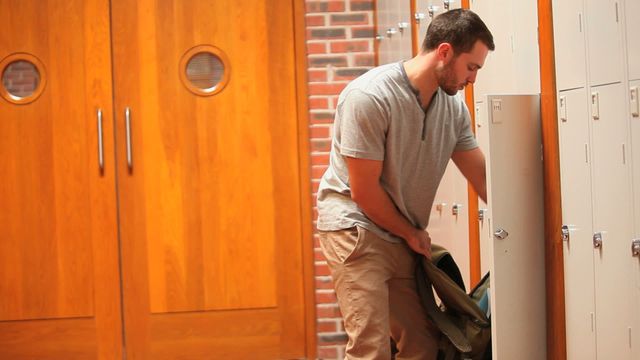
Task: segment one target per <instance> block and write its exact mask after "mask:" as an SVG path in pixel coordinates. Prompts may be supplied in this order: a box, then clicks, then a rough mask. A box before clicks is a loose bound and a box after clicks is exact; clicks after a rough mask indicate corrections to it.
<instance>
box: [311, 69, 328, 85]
mask: <svg viewBox="0 0 640 360" xmlns="http://www.w3.org/2000/svg"><path fill="white" fill-rule="evenodd" d="M307 75H308V77H309V78H308V79H307V80H308V81H309V82H325V81H327V70H309V71H308V72H307Z"/></svg>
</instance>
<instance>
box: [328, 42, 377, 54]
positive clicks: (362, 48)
mask: <svg viewBox="0 0 640 360" xmlns="http://www.w3.org/2000/svg"><path fill="white" fill-rule="evenodd" d="M368 51H369V41H368V40H352V41H333V42H331V52H332V53H334V54H336V53H352V52H368Z"/></svg>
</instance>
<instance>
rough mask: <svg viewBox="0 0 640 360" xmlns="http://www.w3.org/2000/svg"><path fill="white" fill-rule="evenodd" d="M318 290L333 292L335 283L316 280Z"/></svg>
mask: <svg viewBox="0 0 640 360" xmlns="http://www.w3.org/2000/svg"><path fill="white" fill-rule="evenodd" d="M316 290H333V282H332V281H322V280H318V279H316Z"/></svg>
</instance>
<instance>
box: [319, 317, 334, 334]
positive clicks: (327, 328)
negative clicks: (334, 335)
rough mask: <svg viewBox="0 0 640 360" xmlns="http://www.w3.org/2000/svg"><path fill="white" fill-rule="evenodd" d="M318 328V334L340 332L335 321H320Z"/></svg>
mask: <svg viewBox="0 0 640 360" xmlns="http://www.w3.org/2000/svg"><path fill="white" fill-rule="evenodd" d="M316 328H317V330H318V332H337V331H338V324H337V322H336V321H335V320H329V321H322V320H320V321H318V323H317V325H316Z"/></svg>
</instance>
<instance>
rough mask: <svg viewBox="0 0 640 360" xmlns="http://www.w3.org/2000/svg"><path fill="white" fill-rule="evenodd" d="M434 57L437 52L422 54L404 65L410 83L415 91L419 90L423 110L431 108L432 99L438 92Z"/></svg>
mask: <svg viewBox="0 0 640 360" xmlns="http://www.w3.org/2000/svg"><path fill="white" fill-rule="evenodd" d="M434 55H435V52H430V53H420V54H418V55H416V56H415V57H414V58H412V59H410V60H407V61H405V62H404V64H403V66H404V70H405V72H406V73H407V77H408V78H409V83H410V84H411V86H412V87H413V88H414V89H416V90H418V98H419V99H420V105H421V106H422V108H423V109H427V108H428V107H429V103H430V102H431V98H432V97H433V95H434V94H435V93H436V91H437V90H438V81H437V80H436V74H435V68H436V59H435V56H434Z"/></svg>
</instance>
